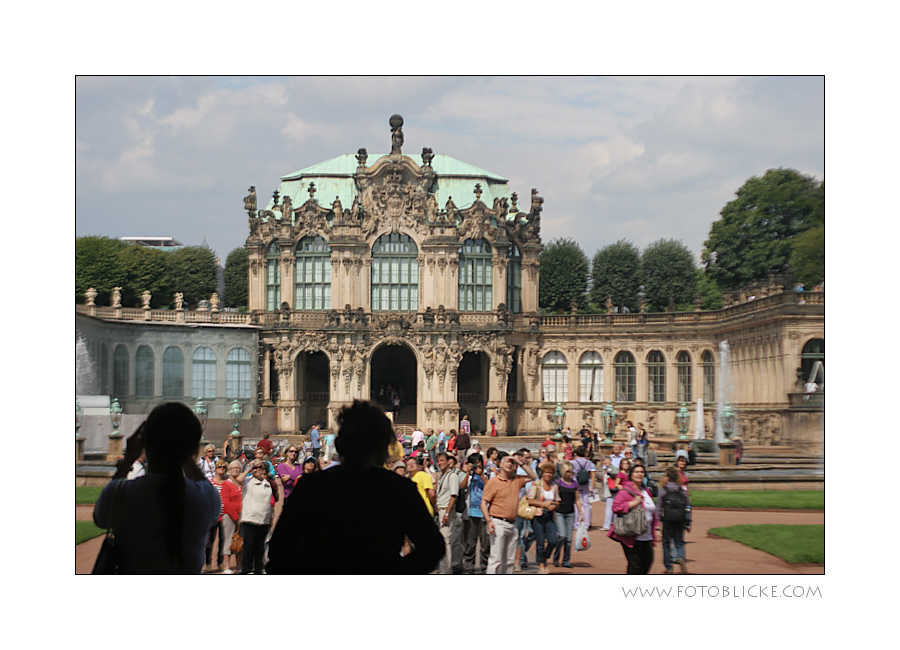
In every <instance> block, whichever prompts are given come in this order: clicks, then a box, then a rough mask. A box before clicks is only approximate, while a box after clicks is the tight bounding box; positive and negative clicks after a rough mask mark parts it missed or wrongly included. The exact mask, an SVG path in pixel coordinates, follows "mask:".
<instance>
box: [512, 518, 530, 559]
mask: <svg viewBox="0 0 900 650" xmlns="http://www.w3.org/2000/svg"><path fill="white" fill-rule="evenodd" d="M516 531H518V533H519V548H520V549H522V555H521V557H520V558H519V561H520V562H521V563H522V564H527V555H528V549H529V548H531V545H532V544H533V543H534V528H533V527H532V525H531V521H529V520H528V519H523V518H522V517H519V518H517V519H516Z"/></svg>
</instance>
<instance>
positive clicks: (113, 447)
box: [106, 433, 125, 460]
mask: <svg viewBox="0 0 900 650" xmlns="http://www.w3.org/2000/svg"><path fill="white" fill-rule="evenodd" d="M124 439H125V434H122V433H111V434H109V451H108V452H107V453H106V460H118V459H119V458H122V456H124V455H125V451H124V447H125V445H124V443H123V442H122V441H123V440H124Z"/></svg>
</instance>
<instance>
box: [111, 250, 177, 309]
mask: <svg viewBox="0 0 900 650" xmlns="http://www.w3.org/2000/svg"><path fill="white" fill-rule="evenodd" d="M169 255H171V253H164V252H163V251H160V250H156V249H155V248H147V247H146V246H139V245H138V244H130V245H128V246H126V247H125V248H123V249H122V250H121V251H119V259H120V261H121V263H122V270H123V282H122V304H123V305H136V306H140V305H141V304H142V303H141V294H142V293H143V292H144V291H149V292H150V293H151V296H152V297H151V299H150V306H151V307H153V308H157V309H158V308H159V307H162V306H164V305H168V304H170V303H171V302H172V299H173V294H174V289H173V285H172V269H171V264H170V259H169Z"/></svg>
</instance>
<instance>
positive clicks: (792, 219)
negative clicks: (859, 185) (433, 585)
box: [703, 168, 825, 289]
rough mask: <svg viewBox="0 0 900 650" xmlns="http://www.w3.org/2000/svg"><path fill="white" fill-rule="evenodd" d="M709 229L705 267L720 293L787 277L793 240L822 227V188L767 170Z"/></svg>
mask: <svg viewBox="0 0 900 650" xmlns="http://www.w3.org/2000/svg"><path fill="white" fill-rule="evenodd" d="M721 215H722V218H721V219H719V220H718V221H715V222H714V223H713V225H712V228H711V229H710V233H709V239H707V240H706V245H705V248H704V250H703V262H704V264H705V265H706V271H707V273H709V275H710V278H711V279H713V280H715V282H716V283H717V284H718V286H719V287H721V288H722V289H730V288H733V287H736V286H739V285H741V284H745V283H748V282H754V281H758V280H764V279H765V278H766V277H767V276H768V275H769V274H770V273H772V274H776V275H777V274H780V273H783V272H784V271H786V270H787V269H788V267H789V263H790V260H791V251H792V250H793V245H794V238H795V237H796V236H797V235H799V234H801V233H803V232H806V231H807V230H809V229H810V228H814V227H816V226H819V225H823V224H824V223H825V182H824V181H817V180H816V179H815V178H814V177H812V176H806V175H804V174H801V173H800V172H798V171H795V170H793V169H783V168H779V169H770V170H769V171H767V172H766V173H765V175H763V177H762V178H759V177H757V176H753V177H752V178H750V179H749V180H748V181H747V182H746V183H744V185H743V186H742V187H741V188H740V189H739V190H738V191H737V198H736V199H734V200H733V201H730V202H729V203H728V204H727V205H726V206H725V207H724V208H722V212H721Z"/></svg>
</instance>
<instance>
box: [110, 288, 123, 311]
mask: <svg viewBox="0 0 900 650" xmlns="http://www.w3.org/2000/svg"><path fill="white" fill-rule="evenodd" d="M111 302H112V306H113V307H121V306H122V287H113V290H112V297H111Z"/></svg>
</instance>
